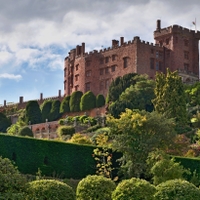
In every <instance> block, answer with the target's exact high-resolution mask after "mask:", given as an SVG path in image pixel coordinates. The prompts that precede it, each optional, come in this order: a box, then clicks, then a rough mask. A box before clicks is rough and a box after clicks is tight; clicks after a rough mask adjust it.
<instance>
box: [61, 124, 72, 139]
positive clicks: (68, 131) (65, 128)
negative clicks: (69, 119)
mask: <svg viewBox="0 0 200 200" xmlns="http://www.w3.org/2000/svg"><path fill="white" fill-rule="evenodd" d="M57 133H58V135H59V136H60V137H62V136H64V135H71V136H72V135H73V134H74V133H75V128H74V127H73V126H60V127H58V129H57Z"/></svg>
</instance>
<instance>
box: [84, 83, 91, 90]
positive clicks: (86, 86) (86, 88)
mask: <svg viewBox="0 0 200 200" xmlns="http://www.w3.org/2000/svg"><path fill="white" fill-rule="evenodd" d="M85 90H86V92H87V91H90V83H86V84H85Z"/></svg>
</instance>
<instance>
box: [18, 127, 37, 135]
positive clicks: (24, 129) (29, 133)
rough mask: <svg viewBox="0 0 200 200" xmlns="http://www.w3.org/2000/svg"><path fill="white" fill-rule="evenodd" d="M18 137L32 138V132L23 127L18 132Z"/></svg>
mask: <svg viewBox="0 0 200 200" xmlns="http://www.w3.org/2000/svg"><path fill="white" fill-rule="evenodd" d="M18 135H19V136H28V137H33V132H32V130H31V129H30V128H29V127H28V126H25V127H23V128H21V129H20V130H19V133H18Z"/></svg>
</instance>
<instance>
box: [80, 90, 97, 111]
mask: <svg viewBox="0 0 200 200" xmlns="http://www.w3.org/2000/svg"><path fill="white" fill-rule="evenodd" d="M95 107H96V97H95V95H94V93H93V92H91V91H88V92H86V93H85V94H84V95H83V96H82V97H81V102H80V109H81V111H85V110H91V109H93V108H95Z"/></svg>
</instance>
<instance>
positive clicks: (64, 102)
mask: <svg viewBox="0 0 200 200" xmlns="http://www.w3.org/2000/svg"><path fill="white" fill-rule="evenodd" d="M70 98H71V96H70V95H69V96H66V97H65V98H64V99H63V100H62V102H61V105H60V113H61V114H64V113H66V112H70V107H69V101H70Z"/></svg>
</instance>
